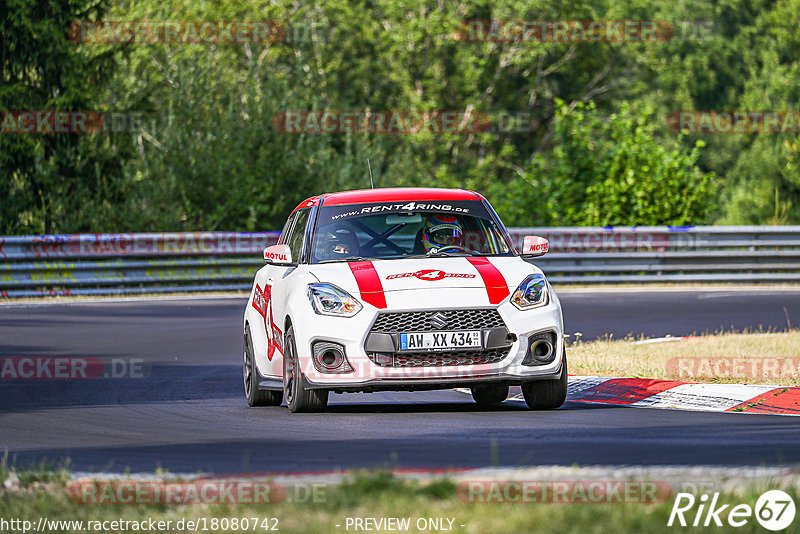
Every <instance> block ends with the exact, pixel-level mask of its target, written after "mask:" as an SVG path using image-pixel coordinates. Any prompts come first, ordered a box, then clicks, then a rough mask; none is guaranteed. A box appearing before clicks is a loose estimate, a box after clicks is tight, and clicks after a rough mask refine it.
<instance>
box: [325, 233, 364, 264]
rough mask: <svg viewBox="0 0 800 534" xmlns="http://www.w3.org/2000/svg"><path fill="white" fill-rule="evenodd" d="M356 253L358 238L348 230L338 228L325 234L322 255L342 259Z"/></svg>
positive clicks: (332, 258)
mask: <svg viewBox="0 0 800 534" xmlns="http://www.w3.org/2000/svg"><path fill="white" fill-rule="evenodd" d="M357 255H358V239H356V236H355V235H354V234H353V232H351V231H350V230H348V229H346V228H338V229H336V230H331V231H330V232H328V233H327V234H326V235H325V238H324V240H323V242H322V256H323V257H325V258H327V259H331V260H334V259H344V258H347V257H350V256H357Z"/></svg>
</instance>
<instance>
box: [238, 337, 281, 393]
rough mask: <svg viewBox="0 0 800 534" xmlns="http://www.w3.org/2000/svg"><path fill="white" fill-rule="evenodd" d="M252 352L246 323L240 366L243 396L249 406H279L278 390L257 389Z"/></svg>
mask: <svg viewBox="0 0 800 534" xmlns="http://www.w3.org/2000/svg"><path fill="white" fill-rule="evenodd" d="M254 354H255V352H253V340H252V339H250V325H247V327H246V329H245V332H244V362H243V366H242V373H243V375H244V396H245V397H246V398H247V404H248V405H249V406H280V405H281V401H282V400H283V395H282V394H281V392H280V391H264V390H260V389H258V373H257V372H256V359H255V356H254Z"/></svg>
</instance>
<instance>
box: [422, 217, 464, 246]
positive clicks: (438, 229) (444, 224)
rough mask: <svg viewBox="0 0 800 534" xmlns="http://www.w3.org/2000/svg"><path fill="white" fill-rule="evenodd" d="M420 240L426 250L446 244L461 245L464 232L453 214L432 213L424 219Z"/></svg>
mask: <svg viewBox="0 0 800 534" xmlns="http://www.w3.org/2000/svg"><path fill="white" fill-rule="evenodd" d="M421 240H422V246H423V247H425V251H426V252H430V251H431V250H438V249H440V248H442V247H448V246H463V244H464V232H463V231H462V230H461V223H459V222H458V218H456V216H455V215H448V214H446V213H432V214H430V215H428V217H427V218H426V219H425V226H424V227H423V230H422V238H421Z"/></svg>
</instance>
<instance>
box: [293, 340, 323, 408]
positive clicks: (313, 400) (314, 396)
mask: <svg viewBox="0 0 800 534" xmlns="http://www.w3.org/2000/svg"><path fill="white" fill-rule="evenodd" d="M283 345H284V354H283V396H284V398H285V399H286V405H287V406H288V407H289V409H290V410H291V411H292V412H293V413H298V412H319V411H322V410H324V409H325V407H326V406H327V405H328V391H327V390H325V389H306V385H307V382H306V379H305V377H304V376H303V372H302V370H301V369H300V364H299V358H298V355H297V345H296V344H295V342H294V327H291V326H290V327H289V329H288V330H287V331H286V337H285V342H284V344H283Z"/></svg>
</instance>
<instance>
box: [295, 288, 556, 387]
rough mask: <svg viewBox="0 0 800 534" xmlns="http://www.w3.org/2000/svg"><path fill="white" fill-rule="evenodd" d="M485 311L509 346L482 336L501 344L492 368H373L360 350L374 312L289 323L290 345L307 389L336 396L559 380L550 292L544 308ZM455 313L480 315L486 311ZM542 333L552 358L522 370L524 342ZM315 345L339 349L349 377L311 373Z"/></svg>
mask: <svg viewBox="0 0 800 534" xmlns="http://www.w3.org/2000/svg"><path fill="white" fill-rule="evenodd" d="M491 308H492V309H495V310H497V312H498V313H499V315H500V317H501V318H502V321H503V323H504V327H505V328H506V329H507V332H508V333H509V334H512V335H511V336H510V338H509V341H503V342H500V341H499V340H498V339H497V337H498V336H497V333H498V332H497V329H491V330H494V333H487V332H488V330H490V329H487V330H484V333H485V336H484V346H485V347H486V346H491V345H487V343H489V344H491V343H494V344H497V343H501V344H504V345H505V346H507V347H508V352H507V355H506V356H505V357H503V358H502V359H500V360H499V361H495V362H493V363H474V364H468V365H460V364H457V365H427V366H406V367H395V366H381V365H378V364H377V363H375V361H373V359H374V354H373V358H370V354H372V353H370V354H368V353H367V350H366V349H367V348H370V349H373V350H374V348H375V346H374V340H375V337H374V334H373V336H370V331H371V329H372V327H373V325H374V324H375V321H376V320H377V318H378V315H379V311H378V310H377V309H375V308H373V307H371V306H367V307H365V309H363V310H362V311H361V312H360V313H359V314H358V315H356V316H355V317H351V318H339V317H329V316H322V315H315V316H314V317H313V319H312V318H309V319H311V320H309V321H304V322H295V323H294V327H295V336H296V339H295V342H296V344H297V349H298V353H299V356H300V366H301V369H302V372H303V374H304V375H305V377H306V382H307V384H308V388H324V389H330V390H332V391H337V392H358V391H364V392H369V391H382V390H384V391H385V390H392V391H398V390H426V389H446V388H453V387H469V386H471V385H477V384H481V385H484V384H497V385H519V384H522V383H525V382H530V381H534V380H548V379H557V378H559V377H560V376H561V372H562V362H561V360H562V355H563V353H564V336H563V331H564V328H563V322H562V318H561V307H560V303H559V301H558V297H557V296H556V295H555V293H553V292H551V300H550V303H549V304H548V305H546V306H543V307H541V308H535V309H533V310H527V311H522V310H519V309H517V308H516V307H515V306H513V305H512V304H510V303H509V302H508V301H505V302H503V303H501V304H500V305H498V306H495V307H491ZM453 309H454V308H448V307H447V306H442V307H441V308H435V307H426V308H425V310H424V311H432V310H453ZM456 309H458V310H464V309H472V310H477V309H482V310H485V309H487V307H480V308H478V307H475V308H468V307H459V308H456ZM419 311H422V310H419V309H402V310H400V309H392V310H383V312H384V313H386V312H393V313H394V312H419ZM545 331H547V332H553V333H554V341H555V343H554V345H555V347H554V350H555V358H554V359H553V360H552V361H551V362H549V363H546V364H539V365H535V366H531V365H523V360H525V357H526V355H527V354H528V338H529V337H530V336H532V335H535V334H537V333H541V332H545ZM486 336H488V337H486ZM510 339H513V341H510ZM368 340H369V343H368ZM317 341H328V342H333V343H338V344H340V345H342V346H343V347H344V350H345V352H346V356H347V359H348V361H349V363H350V365H351V366H352V372H347V373H340V374H331V373H323V372H320V371H319V370H318V369H316V368H315V366H314V365H313V362H312V359H311V357H310V355H311V353H312V349H311V347H312V344H313V343H315V342H317ZM385 350H389V349H385ZM432 354H437V353H432ZM448 354H449V353H448Z"/></svg>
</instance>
